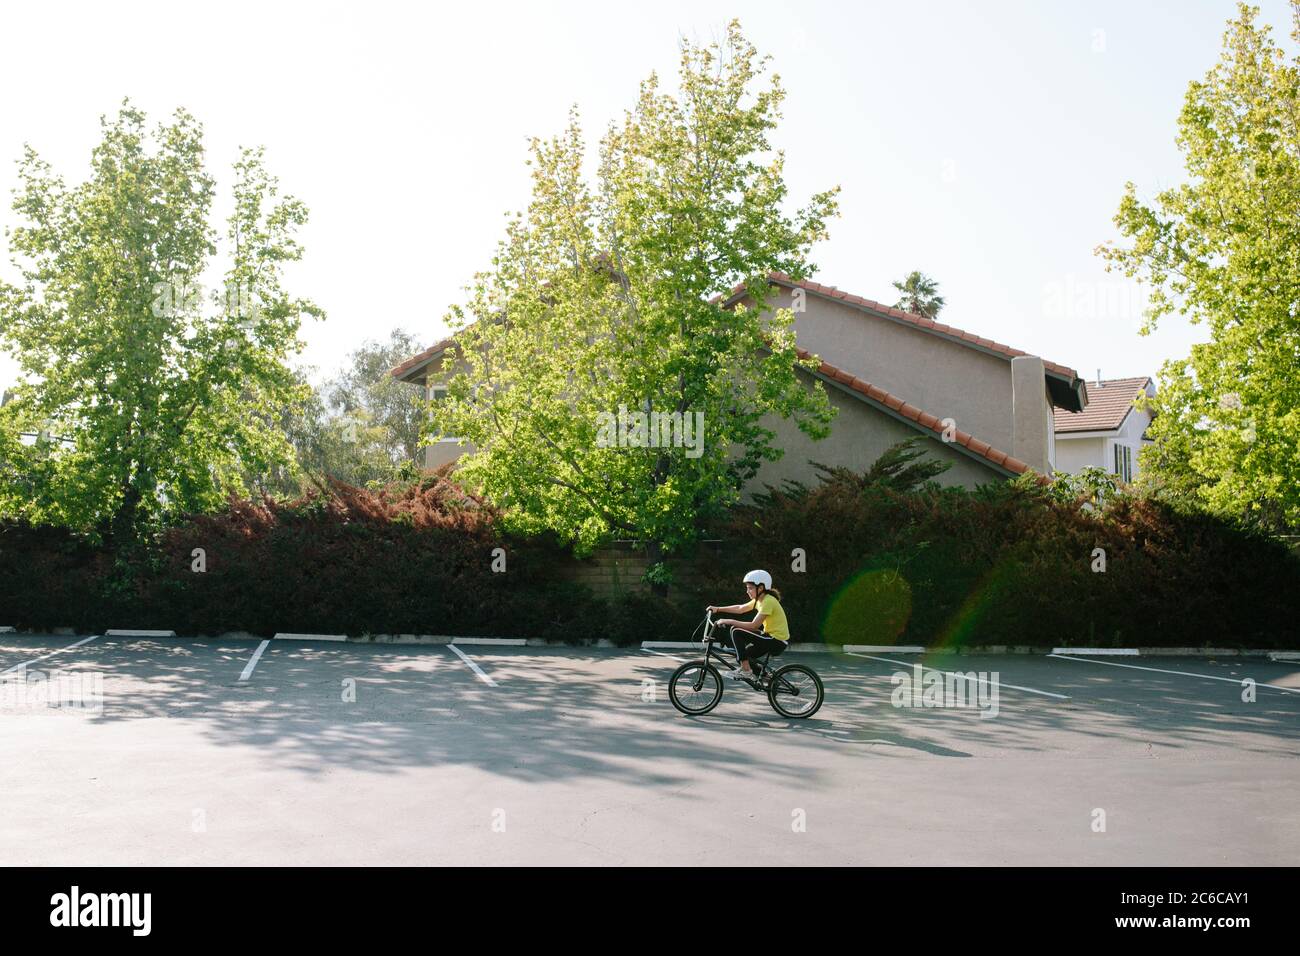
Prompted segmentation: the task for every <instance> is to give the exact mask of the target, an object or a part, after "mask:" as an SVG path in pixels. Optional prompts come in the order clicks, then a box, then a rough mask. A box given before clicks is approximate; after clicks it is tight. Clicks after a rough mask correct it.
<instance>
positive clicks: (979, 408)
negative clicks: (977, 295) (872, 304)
mask: <svg viewBox="0 0 1300 956" xmlns="http://www.w3.org/2000/svg"><path fill="white" fill-rule="evenodd" d="M774 291H775V292H777V293H779V294H777V295H775V296H774V297H773V299H772V305H773V307H774V308H789V307H790V305H791V290H789V289H785V288H778V289H776V290H774ZM804 306H805V309H804V311H803V312H797V313H795V316H794V332H795V340H796V341H797V342H798V344H799V347H800V348H804V349H807V350H808V351H810V352H814V353H816V354H817V355H818V356H820V357H821V358H822V359H824V360H825V361H827V362H829V363H830V364H832V365H835V366H837V367H839V368H842V369H844V370H845V371H846V372H850V373H851V374H853V375H856V376H858V377H859V378H862V379H865V380H866V381H868V382H870V383H871V384H872V385H876V386H879V387H880V388H883V389H885V390H886V391H888V392H892V393H894V394H895V395H897V396H898V397H900V398H902V399H904V400H905V401H907V402H910V403H911V404H913V405H915V406H917V407H919V408H921V409H924V410H925V411H927V412H929V413H930V414H931V415H935V416H937V417H938V418H940V419H943V418H952V419H953V420H954V421H955V422H956V423H957V427H958V428H959V429H961V430H962V431H965V432H969V433H971V434H972V435H974V436H975V437H976V438H978V439H980V440H981V441H986V442H988V443H989V444H990V445H992V446H993V447H994V448H998V449H1001V450H1002V451H1005V452H1007V453H1011V450H1012V445H1013V432H1012V429H1013V425H1012V407H1011V398H1012V395H1011V363H1010V361H1009V360H1008V359H1006V358H999V357H997V356H993V355H989V354H987V353H985V352H981V351H979V350H978V349H974V348H971V347H970V346H967V345H959V344H957V343H956V342H949V341H947V340H945V339H942V338H940V337H939V336H937V335H932V334H930V333H928V332H924V331H921V330H920V329H913V328H908V327H907V326H905V325H901V324H899V323H896V322H892V321H889V320H886V319H878V318H874V317H872V316H869V315H865V314H863V312H862V311H861V310H860V309H857V308H854V307H853V306H848V305H844V304H842V303H839V302H835V301H833V300H831V299H826V298H823V297H821V296H818V295H814V294H812V293H808V294H807V295H806V297H805V299H804ZM1043 404H1044V409H1045V410H1046V409H1047V408H1048V405H1047V397H1046V392H1045V391H1044V395H1043ZM1043 457H1044V458H1046V457H1047V456H1046V452H1045V451H1044V454H1043Z"/></svg>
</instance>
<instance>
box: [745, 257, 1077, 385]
mask: <svg viewBox="0 0 1300 956" xmlns="http://www.w3.org/2000/svg"><path fill="white" fill-rule="evenodd" d="M768 279H769V281H771V282H774V283H776V284H777V285H783V286H787V287H790V288H795V287H798V288H801V289H806V290H807V291H809V292H814V293H817V294H818V295H824V296H826V297H827V298H831V299H837V300H839V301H843V302H850V303H852V304H853V305H856V306H860V307H861V308H863V309H866V310H868V311H869V312H874V313H877V314H882V315H886V316H889V317H890V318H894V319H898V320H900V321H902V322H906V323H907V324H909V325H912V326H915V327H916V328H918V329H924V330H926V331H928V332H934V333H936V334H939V335H945V336H948V337H950V338H954V339H957V340H959V341H962V342H967V343H969V344H971V345H974V346H977V347H979V348H983V349H987V350H988V351H990V352H995V353H997V354H999V355H1002V356H1005V357H1006V358H1016V357H1017V356H1021V355H1028V354H1029V353H1028V352H1025V351H1023V350H1021V349H1014V348H1012V347H1011V346H1009V345H1003V344H1002V343H1001V342H995V341H993V340H992V339H986V338H982V337H981V336H978V335H972V334H971V333H969V332H965V331H963V330H961V329H958V328H956V327H954V326H951V325H944V324H943V323H941V322H935V321H933V320H932V319H927V318H925V317H924V316H920V315H913V314H912V313H911V312H904V311H902V310H901V309H896V308H894V307H893V306H889V305H884V304H882V303H880V302H875V301H873V300H871V299H866V298H863V297H862V296H859V295H847V294H845V293H843V292H841V291H839V290H838V289H836V288H834V287H833V286H825V285H822V284H821V283H819V282H813V281H811V280H803V281H800V280H798V279H792V278H790V277H789V276H788V275H786V274H785V273H783V272H773V273H770V274H769V276H768ZM745 291H746V289H745V284H744V283H740V284H739V285H737V286H736V287H735V288H733V289H732V290H731V295H730V296H729V297H727V299H726V301H727V302H733V301H735V300H737V299H739V298H740V297H741V296H743V295H744V294H745ZM1043 368H1044V369H1046V370H1048V371H1050V372H1052V373H1054V374H1055V375H1057V376H1058V377H1064V378H1068V379H1069V380H1070V381H1071V382H1074V381H1075V380H1077V379H1078V378H1079V373H1078V372H1076V371H1075V370H1074V369H1072V368H1070V367H1069V366H1066V365H1061V364H1060V363H1059V362H1049V361H1047V359H1043Z"/></svg>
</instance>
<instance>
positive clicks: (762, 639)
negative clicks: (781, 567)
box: [708, 570, 790, 680]
mask: <svg viewBox="0 0 1300 956" xmlns="http://www.w3.org/2000/svg"><path fill="white" fill-rule="evenodd" d="M745 591H746V593H747V594H748V595H749V601H748V602H747V603H745V604H733V605H731V606H729V607H715V606H713V605H709V608H708V610H709V613H710V614H712V613H714V612H720V613H722V614H745V613H746V612H748V611H751V610H752V611H756V612H757V613H755V615H754V619H753V620H752V621H721V622H719V623H720V624H722V625H723V626H726V627H730V628H731V643H732V645H733V646H734V647H735V648H736V657H737V659H738V660H739V661H740V667H739V668H737V669H736V670H733V671H728V672H727V676H728V677H730V678H731V679H733V680H744V679H746V678H748V679H752V678H753V677H754V676H755V674H754V671H753V668H752V667H751V666H750V665H751V663H753V662H757V660H758V659H759V658H760V657H762V656H763V655H764V654H768V653H778V654H779V653H780V652H781V651H782V650H784V649H785V647H786V645H787V644H788V642H789V640H790V627H789V625H788V624H787V623H786V619H785V610H784V609H783V608H782V607H781V592H780V591H777V590H776V589H775V588H773V587H772V575H770V574H768V573H767V572H766V571H761V570H760V571H750V572H749V573H748V574H746V575H745Z"/></svg>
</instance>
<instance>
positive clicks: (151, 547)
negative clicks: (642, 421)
mask: <svg viewBox="0 0 1300 956" xmlns="http://www.w3.org/2000/svg"><path fill="white" fill-rule="evenodd" d="M711 533H712V534H715V535H720V536H722V537H723V538H724V539H725V542H726V543H725V545H724V546H723V547H722V548H721V549H718V550H716V551H714V550H711V551H709V552H708V553H707V554H706V553H705V552H703V551H702V552H700V553H699V554H698V555H696V556H694V557H692V556H680V557H678V558H677V559H675V560H674V561H673V562H672V566H673V568H674V572H675V581H674V583H673V585H672V586H671V588H670V592H669V596H668V597H667V598H663V597H656V596H653V595H650V594H644V593H643V594H633V595H631V596H629V597H627V598H626V599H624V600H622V601H619V602H615V603H613V604H609V603H606V602H604V601H601V600H598V599H597V598H596V597H595V596H594V595H593V594H592V593H591V592H590V591H589V590H588V589H586V588H584V587H582V586H580V585H577V584H574V583H571V582H570V581H569V580H567V579H566V575H565V574H564V573H563V571H564V565H565V563H566V562H568V561H569V560H570V558H569V557H568V554H567V552H566V550H565V549H564V548H563V547H562V546H561V545H560V544H559V543H558V542H556V541H553V540H549V539H546V538H527V539H524V538H515V537H512V536H510V535H508V534H506V533H504V532H503V531H502V528H501V522H500V516H499V515H498V514H497V512H496V511H495V510H494V509H492V508H491V507H489V506H487V505H486V504H484V503H483V502H481V501H478V500H477V499H475V498H474V497H473V496H471V495H468V494H466V493H465V492H464V491H462V490H461V489H460V488H459V487H458V486H457V485H456V484H455V483H454V482H453V481H452V480H450V479H448V478H447V477H446V476H438V477H435V478H431V479H429V480H426V481H424V482H422V483H420V484H417V485H413V486H410V487H404V488H394V489H390V490H388V491H384V492H372V491H365V490H361V489H356V488H349V487H346V486H342V485H340V486H337V487H336V488H335V489H333V491H332V492H331V493H330V494H328V495H325V494H318V495H312V496H309V497H307V498H304V499H301V500H298V501H295V502H290V503H282V502H276V501H271V500H266V501H260V502H249V501H232V502H231V504H230V506H229V507H228V508H227V510H226V511H224V512H222V513H220V514H216V515H207V516H198V517H195V518H193V519H192V520H190V521H188V522H186V523H185V524H184V525H183V526H181V527H178V528H174V529H172V530H170V531H168V532H167V533H165V534H163V535H161V536H160V537H159V538H158V539H156V540H155V541H152V542H150V543H148V544H146V545H144V546H142V547H138V548H136V549H134V550H131V551H130V552H114V551H112V550H111V549H106V548H104V547H102V546H96V545H94V544H92V543H89V542H87V541H86V540H84V539H83V538H81V537H79V536H77V535H75V534H73V533H72V532H69V531H67V530H63V529H56V528H48V527H36V528H33V527H28V526H24V525H14V524H9V525H0V624H8V625H13V626H16V627H19V628H21V629H32V630H40V629H49V628H54V627H60V626H67V627H74V628H76V629H78V630H79V631H82V632H97V631H101V630H103V629H105V628H108V627H139V628H172V629H175V630H177V631H178V632H180V633H183V634H184V633H188V634H208V635H216V634H220V633H224V632H228V631H245V632H249V633H252V634H259V635H270V634H273V633H275V632H277V631H293V632H324V633H347V634H353V635H361V634H380V633H388V634H396V633H419V634H428V633H437V634H458V635H467V636H468V635H498V636H519V637H536V638H543V639H548V640H570V641H571V640H575V639H589V640H594V639H597V638H608V639H610V640H612V641H614V642H616V643H620V644H631V643H636V642H639V641H641V640H645V639H663V638H670V639H685V638H687V637H688V636H689V635H690V633H691V631H692V629H693V628H694V627H695V626H696V625H697V624H698V622H699V620H700V618H701V616H702V608H703V606H704V605H705V604H728V603H735V602H737V601H739V600H741V599H742V598H743V589H742V588H741V585H740V580H741V577H742V575H743V574H744V572H745V571H747V570H749V569H750V568H754V567H766V568H768V569H770V570H771V571H772V572H773V574H774V576H775V577H776V580H777V586H778V587H779V588H780V589H781V591H782V595H783V597H782V603H783V604H784V606H785V608H786V612H787V615H788V617H789V619H790V622H791V628H792V633H793V636H794V637H795V639H796V640H805V641H817V640H820V641H825V642H827V643H834V644H844V643H864V644H890V643H900V644H923V645H927V646H978V645H985V644H1012V645H1031V646H1038V647H1049V646H1055V645H1063V644H1095V645H1101V646H1126V645H1143V646H1160V645H1164V646H1180V645H1187V646H1229V647H1233V646H1235V647H1247V646H1249V647H1259V648H1266V647H1291V646H1294V645H1295V644H1296V643H1297V639H1296V633H1297V627H1296V622H1297V620H1300V561H1298V560H1297V559H1296V557H1295V556H1294V555H1293V554H1291V553H1290V552H1289V551H1288V550H1287V549H1286V548H1284V547H1283V546H1281V545H1280V544H1277V543H1275V542H1273V541H1271V540H1269V539H1267V538H1264V537H1261V536H1259V535H1256V534H1253V533H1251V532H1250V531H1249V530H1247V529H1244V528H1241V527H1237V526H1234V525H1232V524H1229V523H1226V522H1223V521H1219V520H1217V519H1214V518H1211V517H1209V516H1206V515H1204V514H1200V513H1195V512H1186V511H1180V510H1178V509H1175V508H1173V507H1170V506H1169V505H1167V504H1163V503H1160V502H1158V501H1154V500H1151V499H1148V498H1142V497H1137V496H1132V495H1123V494H1121V495H1118V496H1116V497H1115V498H1114V499H1113V500H1112V501H1111V502H1110V503H1109V504H1108V505H1107V506H1106V507H1105V508H1100V509H1096V508H1094V509H1090V508H1089V507H1088V506H1086V505H1085V504H1084V503H1083V502H1080V501H1075V502H1060V501H1054V500H1052V499H1051V498H1050V497H1049V496H1047V495H1045V494H1044V493H1042V492H1041V491H1038V490H1035V489H1034V488H1032V487H1029V486H1025V485H1021V484H1014V483H1004V484H1000V485H996V486H988V487H986V488H983V489H980V490H978V491H965V490H962V489H960V488H948V489H940V488H938V487H937V486H934V485H927V486H925V487H923V488H921V489H920V490H899V489H897V488H895V487H891V486H890V484H889V483H888V482H882V481H874V480H866V479H865V478H864V476H851V475H847V474H844V473H838V474H833V475H831V476H830V477H829V479H828V480H826V481H824V482H823V483H822V484H821V485H820V486H819V487H817V488H815V489H811V490H809V489H802V488H791V489H787V490H786V491H785V492H779V493H778V492H773V493H771V494H770V495H768V496H766V497H765V498H764V499H763V501H762V504H761V506H759V507H749V508H737V509H735V510H734V511H733V513H732V514H731V516H730V517H729V518H728V520H727V521H725V522H724V523H723V524H721V525H719V526H717V527H715V528H714V529H712V531H711ZM495 548H504V549H505V553H506V561H507V565H506V572H505V573H496V572H494V571H493V570H492V556H493V551H494V549H495ZM1099 548H1100V549H1103V550H1104V551H1105V570H1104V571H1094V570H1093V567H1094V564H1095V562H1096V558H1095V557H1094V554H1095V552H1096V549H1099ZM195 549H202V551H203V555H204V558H205V560H206V570H205V571H203V572H201V573H200V572H196V571H194V570H192V566H193V563H194V561H195V557H194V552H195ZM795 549H801V551H802V554H803V560H804V562H805V564H806V568H805V570H803V571H801V572H797V571H794V570H793V569H792V567H791V566H792V562H793V561H794V558H793V557H792V552H794V551H795Z"/></svg>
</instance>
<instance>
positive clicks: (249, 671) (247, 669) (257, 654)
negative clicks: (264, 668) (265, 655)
mask: <svg viewBox="0 0 1300 956" xmlns="http://www.w3.org/2000/svg"><path fill="white" fill-rule="evenodd" d="M270 643H271V642H270V641H269V640H266V641H263V642H262V643H261V644H259V645H257V650H255V651H253V656H252V657H250V658H249V659H248V663H247V664H245V665H244V672H243V673H242V674H240V675H239V679H240V680H248V679H249V678H250V677H252V676H253V668H255V667H257V662H258V661H260V660H261V659H262V652H263V651H264V650H266V647H267V645H268V644H270Z"/></svg>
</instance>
